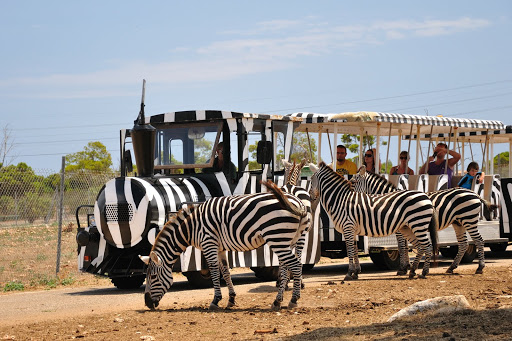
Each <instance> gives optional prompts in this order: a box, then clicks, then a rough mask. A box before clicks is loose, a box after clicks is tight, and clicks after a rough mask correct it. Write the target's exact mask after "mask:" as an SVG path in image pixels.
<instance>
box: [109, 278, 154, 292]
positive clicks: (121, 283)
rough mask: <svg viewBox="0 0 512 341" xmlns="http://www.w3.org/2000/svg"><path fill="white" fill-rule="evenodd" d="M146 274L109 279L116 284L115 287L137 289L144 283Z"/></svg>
mask: <svg viewBox="0 0 512 341" xmlns="http://www.w3.org/2000/svg"><path fill="white" fill-rule="evenodd" d="M145 279H146V276H132V277H115V278H111V279H110V280H111V281H112V283H113V284H114V285H115V286H116V288H118V289H121V290H130V289H132V290H133V289H138V288H140V287H141V286H142V283H144V280H145Z"/></svg>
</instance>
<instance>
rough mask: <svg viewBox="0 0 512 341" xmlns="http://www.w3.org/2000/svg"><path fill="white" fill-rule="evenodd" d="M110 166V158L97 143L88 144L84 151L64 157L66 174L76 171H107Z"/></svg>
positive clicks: (102, 146)
mask: <svg viewBox="0 0 512 341" xmlns="http://www.w3.org/2000/svg"><path fill="white" fill-rule="evenodd" d="M111 166H112V156H111V155H110V153H109V152H108V151H107V147H105V145H104V144H103V143H101V142H99V141H95V142H89V143H88V144H87V146H85V147H84V150H82V151H80V152H76V153H73V154H68V155H66V172H74V171H78V170H92V171H107V170H109V169H110V167H111Z"/></svg>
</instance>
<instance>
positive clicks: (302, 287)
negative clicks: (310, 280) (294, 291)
mask: <svg viewBox="0 0 512 341" xmlns="http://www.w3.org/2000/svg"><path fill="white" fill-rule="evenodd" d="M300 289H301V290H304V289H306V285H305V284H304V282H300Z"/></svg>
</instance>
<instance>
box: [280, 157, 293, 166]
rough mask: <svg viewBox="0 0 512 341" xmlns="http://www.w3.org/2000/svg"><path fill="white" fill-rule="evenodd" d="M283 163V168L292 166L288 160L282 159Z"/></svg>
mask: <svg viewBox="0 0 512 341" xmlns="http://www.w3.org/2000/svg"><path fill="white" fill-rule="evenodd" d="M281 163H282V164H283V167H285V168H286V167H290V166H291V165H292V164H291V163H289V162H288V160H286V159H281Z"/></svg>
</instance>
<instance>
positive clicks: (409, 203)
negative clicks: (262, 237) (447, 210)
mask: <svg viewBox="0 0 512 341" xmlns="http://www.w3.org/2000/svg"><path fill="white" fill-rule="evenodd" d="M318 197H319V198H320V202H321V203H322V206H323V207H324V209H325V210H326V211H327V213H328V214H329V216H330V217H331V219H332V220H333V222H334V224H335V228H336V229H337V230H338V231H339V232H341V233H343V235H344V237H345V240H346V244H347V253H348V257H349V272H348V274H347V276H346V277H345V278H346V279H354V278H355V279H357V277H358V276H357V275H358V273H359V272H360V269H361V268H360V266H359V260H358V258H357V252H356V248H355V236H356V235H365V236H374V237H380V236H388V235H390V234H393V233H395V232H396V231H399V230H400V231H402V233H403V234H404V235H406V236H407V237H408V239H409V240H411V242H413V243H414V245H415V246H416V247H417V248H418V255H417V257H416V258H415V260H414V262H413V265H412V267H411V272H410V274H409V276H410V277H411V278H412V277H414V276H415V271H416V269H417V268H418V265H419V262H420V259H421V257H422V256H423V254H425V257H426V258H425V264H424V266H423V271H422V274H421V277H425V276H426V275H427V274H428V271H429V266H430V259H431V257H432V253H433V247H432V246H433V245H434V248H435V247H437V225H436V224H437V220H436V219H435V217H434V215H433V213H434V210H433V207H432V202H431V201H430V199H429V198H428V197H427V196H426V195H425V194H424V193H422V192H419V191H407V192H395V193H390V194H385V195H368V194H366V193H357V192H354V190H353V188H352V186H351V184H350V182H349V181H348V180H345V179H344V178H343V177H342V176H340V175H339V174H337V173H336V172H334V171H333V170H332V169H331V168H330V167H328V166H327V165H326V164H325V163H324V162H322V163H320V166H319V169H317V170H315V172H314V174H313V176H312V178H311V198H312V200H314V199H316V198H318ZM429 235H430V239H429ZM413 237H415V238H413ZM431 240H432V241H431Z"/></svg>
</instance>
